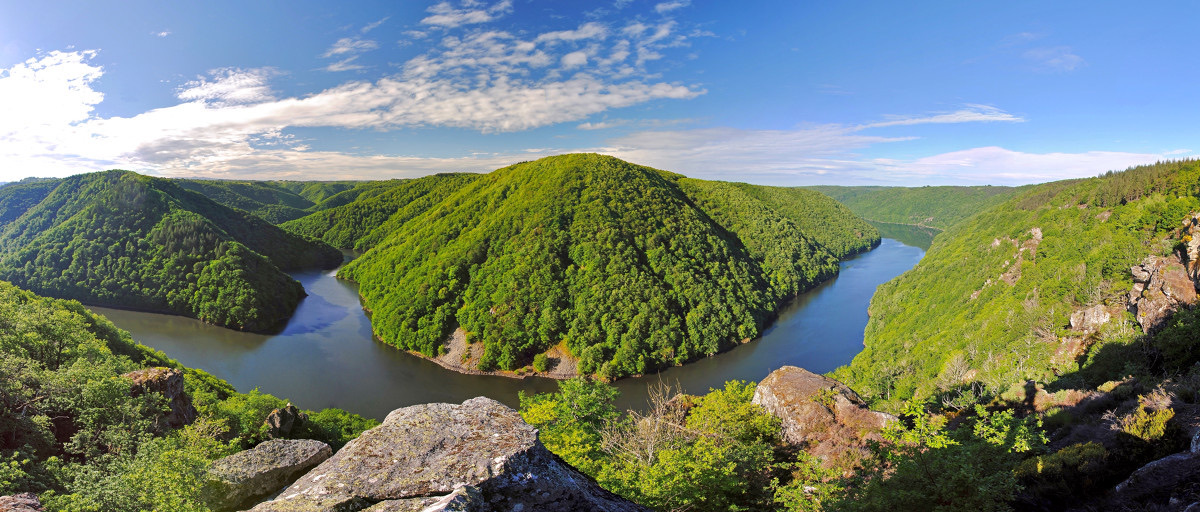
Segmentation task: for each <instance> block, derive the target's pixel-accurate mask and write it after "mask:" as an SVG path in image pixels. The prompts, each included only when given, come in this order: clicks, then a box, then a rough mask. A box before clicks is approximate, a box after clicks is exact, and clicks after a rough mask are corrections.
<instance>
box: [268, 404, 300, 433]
mask: <svg viewBox="0 0 1200 512" xmlns="http://www.w3.org/2000/svg"><path fill="white" fill-rule="evenodd" d="M305 421H308V415H306V414H304V413H303V412H300V409H297V408H296V406H294V405H292V404H287V406H286V407H284V408H282V409H274V410H272V411H271V413H270V414H267V419H265V420H263V424H264V425H266V427H267V437H268V438H270V439H284V438H288V437H291V436H292V433H294V432H296V431H297V429H299V428H300V426H301V425H303V424H304V422H305Z"/></svg>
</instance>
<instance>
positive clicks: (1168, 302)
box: [1129, 257, 1196, 333]
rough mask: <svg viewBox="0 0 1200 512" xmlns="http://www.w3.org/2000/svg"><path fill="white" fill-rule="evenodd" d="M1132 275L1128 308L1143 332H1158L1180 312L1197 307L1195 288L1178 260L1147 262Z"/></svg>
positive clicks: (1147, 260) (1169, 258) (1137, 267)
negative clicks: (1186, 307) (1184, 307)
mask: <svg viewBox="0 0 1200 512" xmlns="http://www.w3.org/2000/svg"><path fill="white" fill-rule="evenodd" d="M1130 273H1132V274H1133V288H1132V289H1130V290H1129V304H1130V308H1131V309H1132V310H1133V311H1134V312H1135V313H1136V314H1137V321H1138V324H1140V325H1141V326H1142V331H1143V332H1146V333H1150V332H1153V331H1155V330H1157V329H1158V328H1159V327H1160V326H1162V323H1163V321H1165V320H1166V319H1167V317H1169V316H1171V314H1173V313H1174V312H1175V311H1177V310H1178V309H1179V308H1181V307H1183V306H1186V305H1192V304H1195V303H1196V285H1195V283H1193V282H1192V279H1191V278H1190V277H1189V276H1188V272H1187V270H1186V269H1185V268H1184V266H1183V264H1182V263H1180V262H1179V260H1178V259H1176V258H1172V257H1150V258H1146V260H1145V261H1143V262H1142V263H1141V264H1140V265H1137V266H1134V267H1132V268H1130Z"/></svg>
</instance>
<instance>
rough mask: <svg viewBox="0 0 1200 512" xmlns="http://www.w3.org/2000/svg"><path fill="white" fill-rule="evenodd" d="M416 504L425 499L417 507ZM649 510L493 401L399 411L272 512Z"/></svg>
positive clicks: (283, 496) (271, 505)
mask: <svg viewBox="0 0 1200 512" xmlns="http://www.w3.org/2000/svg"><path fill="white" fill-rule="evenodd" d="M414 498H416V499H418V501H413V499H414ZM368 507H376V508H371V509H370V510H372V512H380V511H385V510H411V509H413V507H421V508H422V509H423V510H473V511H491V510H528V511H532V510H542V511H551V512H552V511H568V510H612V511H625V510H631V511H632V510H644V509H643V508H641V507H639V506H638V505H636V504H634V503H632V502H629V501H626V500H624V499H622V498H620V497H618V496H616V495H614V494H612V493H610V492H608V491H605V490H604V489H602V488H600V486H599V485H597V484H596V482H595V481H593V480H592V479H590V478H588V477H587V476H586V475H583V474H582V473H580V472H578V471H577V470H575V468H572V467H571V466H569V465H567V464H565V463H563V462H562V461H561V460H559V459H558V458H557V457H555V456H554V455H553V454H551V453H550V452H549V451H548V450H546V448H545V447H544V446H542V444H541V442H539V441H538V439H537V429H535V428H533V427H532V426H530V425H529V424H527V423H525V422H524V421H523V420H522V419H521V415H520V414H518V413H517V412H516V411H514V410H512V409H510V408H509V407H507V406H505V405H503V404H501V403H499V402H497V401H495V400H492V399H489V398H482V397H481V398H473V399H471V400H467V401H466V402H463V403H462V404H461V405H455V404H425V405H416V406H412V407H405V408H403V409H397V410H395V411H392V413H391V414H389V415H388V416H387V418H386V419H385V420H384V422H383V423H382V424H381V425H379V426H378V427H375V428H373V429H371V430H368V431H366V432H364V433H363V434H362V435H361V436H359V437H358V438H357V439H355V440H353V441H351V442H350V443H349V444H347V445H346V446H345V447H344V448H342V449H341V451H339V452H338V453H337V454H336V455H334V456H333V457H332V458H330V459H329V460H327V461H325V462H324V463H322V464H321V465H320V466H317V467H316V468H314V469H313V470H312V471H309V472H308V474H306V475H304V476H303V477H301V478H300V480H298V481H297V482H296V483H295V484H293V485H292V486H291V487H289V488H287V489H286V490H284V491H283V492H281V493H280V494H279V497H278V498H276V499H275V500H273V501H269V502H266V503H262V504H259V505H258V506H257V507H254V509H253V510H254V511H256V512H266V511H276V512H282V511H330V512H332V511H339V512H340V511H360V510H366V509H368Z"/></svg>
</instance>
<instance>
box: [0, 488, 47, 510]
mask: <svg viewBox="0 0 1200 512" xmlns="http://www.w3.org/2000/svg"><path fill="white" fill-rule="evenodd" d="M0 512H42V502H41V501H39V500H38V497H37V495H36V494H34V493H31V492H23V493H21V494H14V495H12V496H0Z"/></svg>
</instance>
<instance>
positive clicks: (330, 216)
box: [280, 174, 480, 251]
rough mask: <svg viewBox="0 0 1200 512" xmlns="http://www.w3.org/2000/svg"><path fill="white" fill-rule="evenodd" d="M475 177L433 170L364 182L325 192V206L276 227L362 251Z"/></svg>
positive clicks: (476, 175) (474, 175)
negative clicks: (414, 176) (415, 176)
mask: <svg viewBox="0 0 1200 512" xmlns="http://www.w3.org/2000/svg"><path fill="white" fill-rule="evenodd" d="M479 176H480V175H478V174H436V175H433V176H426V177H424V178H418V179H414V180H395V181H388V182H375V183H373V184H369V185H367V184H364V185H363V186H360V187H356V188H355V189H353V190H347V191H345V192H341V193H339V194H336V195H333V196H330V197H329V198H328V199H326V200H325V202H323V203H322V206H325V207H327V208H324V209H322V210H321V211H318V212H317V213H315V214H312V215H309V216H307V217H304V218H300V219H296V220H292V221H288V222H285V223H283V224H281V225H280V227H282V228H284V229H287V230H289V231H292V232H294V233H299V234H302V235H306V236H311V237H313V238H320V239H321V240H324V241H325V242H326V243H328V244H330V245H332V246H334V247H341V248H345V249H353V250H356V251H366V250H368V249H370V248H372V247H374V246H375V245H376V244H378V243H379V242H380V241H382V240H383V239H385V238H387V237H388V236H389V235H390V234H391V233H392V232H393V231H394V230H395V229H396V228H398V227H399V226H401V225H403V224H404V223H406V222H408V221H409V220H412V219H413V218H414V217H416V216H417V215H420V214H421V213H424V212H425V210H428V209H429V208H430V207H432V206H434V205H437V204H438V203H440V202H441V201H442V200H443V199H445V198H446V196H448V195H450V194H452V193H454V192H455V191H457V190H458V189H459V188H462V187H463V186H464V185H466V184H468V183H470V182H471V181H473V180H475V178H477V177H479ZM338 203H340V204H338ZM339 206H340V207H339Z"/></svg>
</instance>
